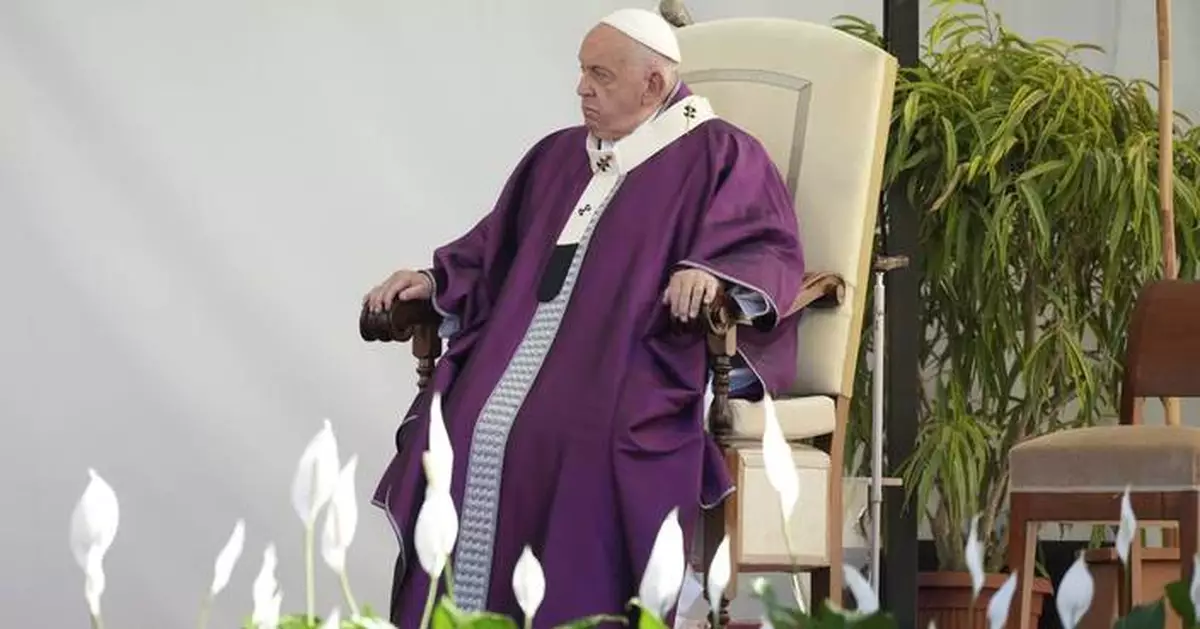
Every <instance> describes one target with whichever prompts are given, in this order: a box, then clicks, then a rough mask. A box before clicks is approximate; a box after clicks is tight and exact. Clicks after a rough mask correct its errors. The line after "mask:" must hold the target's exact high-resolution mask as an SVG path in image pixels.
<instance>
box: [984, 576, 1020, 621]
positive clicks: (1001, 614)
mask: <svg viewBox="0 0 1200 629" xmlns="http://www.w3.org/2000/svg"><path fill="white" fill-rule="evenodd" d="M1016 589H1017V573H1015V572H1014V573H1012V574H1010V575H1008V578H1007V579H1005V580H1004V585H1001V586H1000V589H999V590H996V593H995V594H993V595H992V600H990V601H988V606H987V619H988V629H1004V625H1005V623H1007V622H1008V611H1009V608H1010V607H1012V598H1013V592H1015V591H1016Z"/></svg>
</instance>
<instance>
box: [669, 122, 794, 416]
mask: <svg viewBox="0 0 1200 629" xmlns="http://www.w3.org/2000/svg"><path fill="white" fill-rule="evenodd" d="M722 157H723V159H724V160H725V161H724V163H723V164H721V165H720V166H721V167H722V176H721V178H720V180H719V182H718V184H717V188H716V192H715V193H714V194H713V196H712V199H711V201H710V203H709V205H708V208H707V210H706V211H705V212H704V218H703V221H702V223H701V224H700V227H699V229H698V230H697V234H696V236H695V238H694V239H693V241H692V242H691V246H690V248H689V249H688V252H687V254H686V257H685V258H684V259H683V260H681V261H680V262H679V265H680V266H686V267H693V268H698V269H703V270H705V271H708V272H709V273H712V274H713V275H715V276H717V277H718V278H720V279H722V280H724V281H725V282H726V283H728V284H729V285H730V286H729V287H728V288H729V289H730V292H731V296H732V297H734V298H735V299H736V300H737V302H738V303H739V304H747V302H749V301H750V300H748V299H747V297H748V295H747V294H745V293H746V292H751V291H752V292H753V293H756V294H757V295H759V296H760V297H761V299H762V300H764V301H765V302H766V306H767V308H768V310H767V312H765V313H760V312H749V313H747V314H750V315H752V316H754V315H757V316H755V317H754V326H753V327H752V328H744V329H740V330H739V331H738V335H739V337H738V338H739V343H738V349H739V351H741V352H742V356H743V358H745V359H746V362H747V363H748V365H749V367H750V369H752V370H753V371H754V373H755V374H756V375H757V376H758V377H759V379H760V380H761V381H762V383H763V385H764V388H765V389H766V391H768V392H772V393H773V392H777V391H780V390H783V389H786V388H787V387H788V386H790V385H791V384H792V381H793V380H794V379H795V370H796V364H795V353H796V344H795V340H796V339H795V337H796V331H795V326H794V325H783V326H781V325H779V324H780V323H781V318H782V317H783V316H784V315H785V314H786V313H787V310H788V308H789V307H790V306H791V304H792V302H793V301H794V300H795V299H796V295H797V294H799V292H800V288H801V286H802V285H803V280H804V253H803V249H802V247H801V245H800V231H799V226H798V224H797V220H796V214H795V211H794V210H793V207H792V199H791V195H790V194H789V193H788V190H787V186H786V185H785V184H784V182H783V179H782V178H781V177H780V176H779V171H778V170H777V169H776V168H775V167H774V165H773V164H772V163H771V161H770V157H769V156H768V155H767V153H766V151H765V150H764V149H763V148H762V146H761V145H760V144H758V143H757V142H755V141H754V140H752V139H751V138H750V137H749V136H733V138H732V139H731V141H730V142H729V145H728V147H727V149H726V151H724V155H723V156H722Z"/></svg>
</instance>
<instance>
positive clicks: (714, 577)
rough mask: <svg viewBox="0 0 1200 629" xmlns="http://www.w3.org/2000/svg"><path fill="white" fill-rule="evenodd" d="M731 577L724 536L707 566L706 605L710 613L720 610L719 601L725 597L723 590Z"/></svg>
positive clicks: (727, 546)
mask: <svg viewBox="0 0 1200 629" xmlns="http://www.w3.org/2000/svg"><path fill="white" fill-rule="evenodd" d="M732 577H733V562H732V560H731V559H730V557H729V536H728V535H726V536H725V537H724V538H723V539H722V540H721V543H720V545H718V546H717V551H716V552H715V553H713V558H712V561H711V562H709V564H708V604H709V607H711V608H712V613H714V614H716V613H717V612H718V610H720V609H721V599H722V598H724V597H725V588H727V587H728V586H729V579H731V578H732Z"/></svg>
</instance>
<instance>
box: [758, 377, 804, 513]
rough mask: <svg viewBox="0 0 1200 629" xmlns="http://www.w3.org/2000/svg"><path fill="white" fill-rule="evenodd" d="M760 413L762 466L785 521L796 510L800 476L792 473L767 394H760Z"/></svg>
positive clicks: (793, 465) (789, 456)
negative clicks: (761, 415)
mask: <svg viewBox="0 0 1200 629" xmlns="http://www.w3.org/2000/svg"><path fill="white" fill-rule="evenodd" d="M763 415H764V421H763V437H762V456H763V467H764V468H765V471H766V473H767V482H769V483H770V484H771V487H772V488H773V489H774V490H775V493H777V494H779V507H780V509H781V510H782V511H783V520H784V522H788V521H790V520H791V517H792V512H793V511H795V510H796V501H797V500H799V499H800V477H799V475H798V474H797V473H796V461H795V459H794V458H793V456H792V447H791V446H790V445H788V442H787V439H785V438H784V436H783V428H782V427H781V426H780V425H779V416H778V415H777V414H776V412H775V401H774V400H772V399H771V396H770V395H764V396H763Z"/></svg>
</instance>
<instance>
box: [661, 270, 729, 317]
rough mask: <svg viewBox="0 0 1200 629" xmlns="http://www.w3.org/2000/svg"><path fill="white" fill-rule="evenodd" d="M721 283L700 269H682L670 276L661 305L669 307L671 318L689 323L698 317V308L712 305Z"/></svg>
mask: <svg viewBox="0 0 1200 629" xmlns="http://www.w3.org/2000/svg"><path fill="white" fill-rule="evenodd" d="M720 288H721V282H720V280H718V279H717V278H715V277H713V276H712V275H710V274H709V273H708V272H706V271H701V270H700V269H682V270H680V271H676V272H675V274H674V275H672V276H671V283H670V284H668V285H667V290H666V291H664V292H663V303H664V304H666V305H668V306H670V307H671V316H672V317H675V318H676V319H679V320H680V321H691V320H692V319H695V318H696V317H698V316H700V306H701V305H709V304H712V302H713V300H714V299H716V298H717V290H719V289H720Z"/></svg>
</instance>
